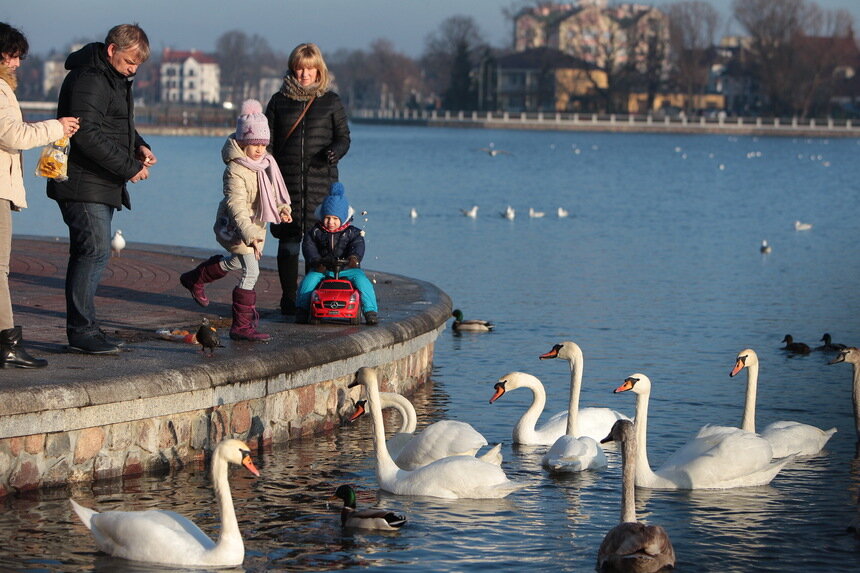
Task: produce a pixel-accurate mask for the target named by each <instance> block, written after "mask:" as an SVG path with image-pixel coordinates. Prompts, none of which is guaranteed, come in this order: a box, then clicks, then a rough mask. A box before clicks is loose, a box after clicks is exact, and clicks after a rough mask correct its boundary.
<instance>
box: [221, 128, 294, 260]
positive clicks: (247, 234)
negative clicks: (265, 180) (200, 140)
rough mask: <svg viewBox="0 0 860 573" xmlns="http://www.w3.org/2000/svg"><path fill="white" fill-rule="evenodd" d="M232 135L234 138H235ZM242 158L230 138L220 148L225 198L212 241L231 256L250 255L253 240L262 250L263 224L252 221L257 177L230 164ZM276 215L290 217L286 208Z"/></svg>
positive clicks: (256, 192) (240, 152)
mask: <svg viewBox="0 0 860 573" xmlns="http://www.w3.org/2000/svg"><path fill="white" fill-rule="evenodd" d="M234 135H235V134H234ZM241 157H245V152H244V151H242V148H241V147H239V144H238V143H237V142H236V139H235V138H234V136H233V135H231V136H230V137H228V138H227V141H226V142H225V143H224V147H222V148H221V159H223V160H224V163H226V164H227V168H226V169H225V170H224V198H223V199H222V200H221V203H220V204H219V205H218V213H217V215H216V216H215V226H214V227H213V230H214V231H215V238H216V239H217V240H218V243H219V244H220V245H221V246H222V247H224V248H225V249H227V250H228V251H230V252H231V253H233V254H234V255H250V254H251V253H253V252H254V249H253V248H252V247H251V246H250V245H251V242H252V241H253V240H254V239H260V240H261V241H263V243H261V244H260V250H262V248H263V246H265V240H266V223H260V222H257V221H254V220H253V218H254V215H255V214H256V209H257V205H258V201H257V195H258V194H259V188H258V185H257V173H256V172H254V171H251V170H250V169H248V168H247V167H243V166H241V165H239V164H238V163H236V162H235V161H233V160H234V159H238V158H241ZM277 208H278V212H279V213H283V212H286V213H290V205H289V204H282V205H281V204H279V205H278V206H277Z"/></svg>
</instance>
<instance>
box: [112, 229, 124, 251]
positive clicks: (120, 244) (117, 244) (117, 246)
mask: <svg viewBox="0 0 860 573" xmlns="http://www.w3.org/2000/svg"><path fill="white" fill-rule="evenodd" d="M124 248H125V238H124V237H123V236H122V231H120V230H119V229H117V230H116V231H115V232H114V234H113V238H111V240H110V250H111V252H112V253H113V254H114V255H116V256H119V253H120V251H122V250H123V249H124Z"/></svg>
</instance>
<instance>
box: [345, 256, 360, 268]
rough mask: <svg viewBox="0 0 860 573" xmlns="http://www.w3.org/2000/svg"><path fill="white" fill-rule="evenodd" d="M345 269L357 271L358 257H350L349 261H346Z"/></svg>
mask: <svg viewBox="0 0 860 573" xmlns="http://www.w3.org/2000/svg"><path fill="white" fill-rule="evenodd" d="M346 268H348V269H357V268H358V257H356V256H355V255H350V257H349V260H347V261H346Z"/></svg>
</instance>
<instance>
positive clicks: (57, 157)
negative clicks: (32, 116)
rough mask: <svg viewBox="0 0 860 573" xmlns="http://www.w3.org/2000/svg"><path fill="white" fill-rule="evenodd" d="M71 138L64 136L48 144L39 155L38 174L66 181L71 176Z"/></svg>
mask: <svg viewBox="0 0 860 573" xmlns="http://www.w3.org/2000/svg"><path fill="white" fill-rule="evenodd" d="M68 169H69V138H68V137H63V138H62V139H58V140H57V141H55V142H54V143H51V144H49V145H46V146H45V147H44V148H43V149H42V154H41V155H40V156H39V163H38V164H37V165H36V175H38V176H39V177H48V178H49V179H53V180H54V181H65V180H66V179H68V178H69V176H68V174H67V173H68Z"/></svg>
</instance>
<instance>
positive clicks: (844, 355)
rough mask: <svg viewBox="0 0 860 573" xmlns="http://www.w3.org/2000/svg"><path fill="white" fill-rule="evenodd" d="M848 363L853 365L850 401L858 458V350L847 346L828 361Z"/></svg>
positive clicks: (859, 416) (859, 380) (859, 411)
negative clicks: (852, 408)
mask: <svg viewBox="0 0 860 573" xmlns="http://www.w3.org/2000/svg"><path fill="white" fill-rule="evenodd" d="M840 362H848V363H850V364H853V365H854V385H853V386H852V390H851V401H852V402H853V404H854V429H855V431H856V432H857V444H856V446H855V448H856V456H857V457H860V350H858V349H857V348H855V347H854V346H849V347H848V348H846V349H845V350H842V351H841V352H840V353H839V355H838V356H837V357H836V358H834V359H833V360H831V361H830V364H839V363H840Z"/></svg>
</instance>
